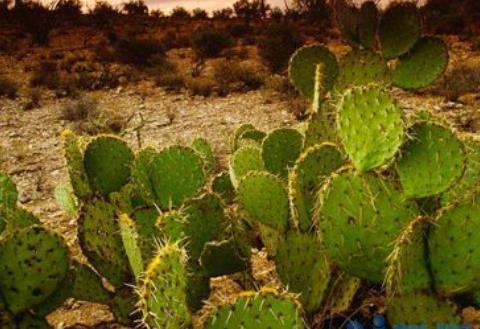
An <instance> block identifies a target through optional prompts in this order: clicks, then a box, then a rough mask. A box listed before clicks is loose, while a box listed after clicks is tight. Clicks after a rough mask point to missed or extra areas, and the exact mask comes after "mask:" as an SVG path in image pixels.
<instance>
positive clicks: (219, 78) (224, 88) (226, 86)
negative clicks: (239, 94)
mask: <svg viewBox="0 0 480 329" xmlns="http://www.w3.org/2000/svg"><path fill="white" fill-rule="evenodd" d="M213 74H214V78H215V81H216V83H217V86H218V88H219V90H220V91H219V95H220V96H225V95H227V94H229V93H230V92H232V91H249V90H256V89H259V88H260V87H261V86H263V84H264V82H265V81H264V78H263V76H262V75H261V74H259V73H258V70H257V69H255V68H254V67H252V66H250V65H248V64H240V63H238V62H234V61H230V60H222V61H219V62H217V63H216V64H215V65H214V72H213Z"/></svg>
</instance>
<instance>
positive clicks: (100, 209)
mask: <svg viewBox="0 0 480 329" xmlns="http://www.w3.org/2000/svg"><path fill="white" fill-rule="evenodd" d="M78 237H79V240H80V246H81V247H82V251H83V252H84V254H85V255H86V256H87V258H88V260H89V261H90V263H91V264H92V265H93V266H94V267H95V268H96V269H97V270H98V271H99V272H100V273H101V274H102V275H103V276H104V277H105V278H106V279H108V280H109V281H110V283H111V284H113V285H114V286H119V285H121V284H123V283H124V282H126V281H127V278H128V277H129V276H130V265H129V263H128V259H127V257H126V255H125V249H124V247H123V242H122V238H121V236H120V228H119V225H118V222H117V216H116V214H115V208H114V207H113V205H111V204H110V203H108V202H105V201H103V200H101V199H97V200H91V201H89V202H85V203H84V205H83V207H82V209H81V210H80V218H79V220H78Z"/></svg>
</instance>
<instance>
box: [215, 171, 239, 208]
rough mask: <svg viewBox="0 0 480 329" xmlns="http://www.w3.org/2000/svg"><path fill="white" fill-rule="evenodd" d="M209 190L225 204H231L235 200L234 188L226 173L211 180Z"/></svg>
mask: <svg viewBox="0 0 480 329" xmlns="http://www.w3.org/2000/svg"><path fill="white" fill-rule="evenodd" d="M211 190H212V192H213V193H216V194H217V195H218V196H219V197H220V198H221V199H222V200H223V201H224V202H225V203H227V204H230V203H232V202H233V201H234V199H235V188H234V187H233V184H232V181H231V180H230V174H229V173H228V172H226V171H225V172H222V173H220V174H218V175H216V176H215V177H214V178H213V180H212V185H211Z"/></svg>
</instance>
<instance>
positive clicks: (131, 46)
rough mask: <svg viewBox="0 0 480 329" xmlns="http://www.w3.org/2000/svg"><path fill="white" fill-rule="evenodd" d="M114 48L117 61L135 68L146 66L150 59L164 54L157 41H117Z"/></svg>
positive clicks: (130, 39) (129, 38)
mask: <svg viewBox="0 0 480 329" xmlns="http://www.w3.org/2000/svg"><path fill="white" fill-rule="evenodd" d="M114 48H115V56H116V59H117V61H119V62H122V63H125V64H130V65H135V66H147V65H149V64H150V60H151V59H152V57H154V56H161V55H163V54H164V53H165V52H164V49H163V47H162V45H161V44H160V43H159V42H158V41H155V40H143V39H138V38H136V37H128V38H124V39H119V40H118V41H117V42H116V43H115V45H114Z"/></svg>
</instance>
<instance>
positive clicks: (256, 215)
mask: <svg viewBox="0 0 480 329" xmlns="http://www.w3.org/2000/svg"><path fill="white" fill-rule="evenodd" d="M237 192H238V193H237V199H238V202H239V204H240V205H241V206H242V208H243V209H244V210H245V211H246V212H247V214H248V215H249V217H250V218H251V219H253V220H256V221H258V222H260V223H262V224H264V225H268V226H270V227H272V228H275V229H277V230H280V231H282V232H284V231H285V230H286V229H287V227H288V218H289V205H288V193H287V190H286V188H285V186H284V183H283V182H282V181H281V180H280V179H279V178H278V177H276V176H274V175H272V174H269V173H266V172H257V171H252V172H250V173H249V174H247V175H246V176H245V177H244V178H243V179H242V180H241V181H240V184H239V186H238V191H237Z"/></svg>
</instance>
